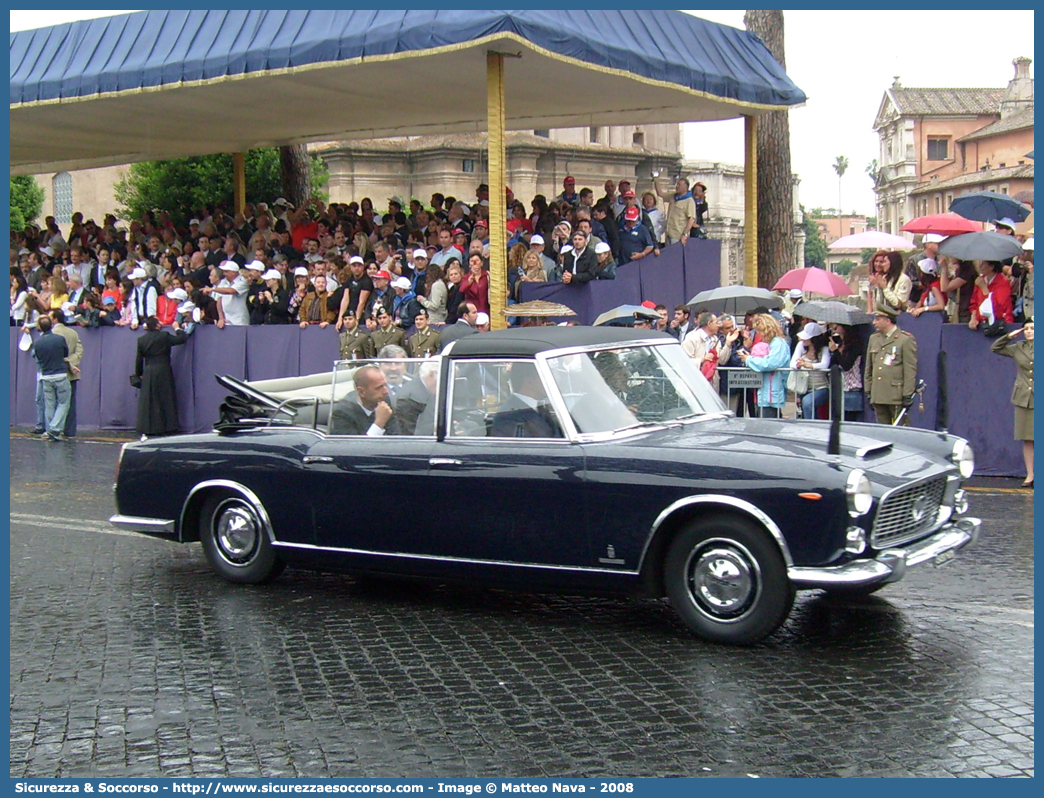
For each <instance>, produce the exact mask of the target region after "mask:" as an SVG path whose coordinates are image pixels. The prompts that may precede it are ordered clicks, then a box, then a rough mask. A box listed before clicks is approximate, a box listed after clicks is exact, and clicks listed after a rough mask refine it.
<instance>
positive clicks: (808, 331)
mask: <svg viewBox="0 0 1044 798" xmlns="http://www.w3.org/2000/svg"><path fill="white" fill-rule="evenodd" d="M822 334H823V328H822V327H821V326H820V325H819V324H817V323H816V322H814V321H810V322H809V323H808V324H806V325H805V326H804V328H803V329H802V330H801V332H799V333H798V336H797V337H798V338H800V339H801V340H802V341H807V340H808V339H809V338H815V337H816V336H817V335H822Z"/></svg>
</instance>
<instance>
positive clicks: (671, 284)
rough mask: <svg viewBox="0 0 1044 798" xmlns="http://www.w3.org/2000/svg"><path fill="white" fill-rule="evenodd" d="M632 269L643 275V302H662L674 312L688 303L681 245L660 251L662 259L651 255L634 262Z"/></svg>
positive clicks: (683, 255)
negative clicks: (675, 308) (678, 306)
mask: <svg viewBox="0 0 1044 798" xmlns="http://www.w3.org/2000/svg"><path fill="white" fill-rule="evenodd" d="M630 268H632V269H633V268H637V269H638V273H639V274H640V275H641V286H642V291H641V297H642V301H643V302H644V301H646V300H649V301H651V302H655V303H656V304H657V305H659V304H660V303H661V302H662V303H663V304H664V305H666V306H667V308H668V309H669V310H674V306H675V305H678V304H681V303H682V302H687V301H688V299H689V296H688V295H686V293H685V253H684V252H683V251H682V245H681V244H672V245H671V246H669V247H664V248H663V249H662V250H660V257H656V256H655V255H649V256H648V257H646V258H642V259H641V260H640V261H638V262H637V263H633V262H632V263H631V265H630ZM617 273H618V274H619V272H617ZM606 310H608V308H606Z"/></svg>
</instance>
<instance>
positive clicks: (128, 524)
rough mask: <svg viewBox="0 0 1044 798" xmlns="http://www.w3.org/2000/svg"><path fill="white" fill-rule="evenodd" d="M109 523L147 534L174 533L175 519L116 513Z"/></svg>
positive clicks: (129, 530)
mask: <svg viewBox="0 0 1044 798" xmlns="http://www.w3.org/2000/svg"><path fill="white" fill-rule="evenodd" d="M109 523H110V524H112V525H113V526H115V527H119V528H120V529H126V530H127V531H128V532H141V533H143V534H145V535H173V534H174V521H173V520H170V521H167V520H165V519H163V518H140V517H138V516H133V515H114V516H113V517H112V518H110V519H109Z"/></svg>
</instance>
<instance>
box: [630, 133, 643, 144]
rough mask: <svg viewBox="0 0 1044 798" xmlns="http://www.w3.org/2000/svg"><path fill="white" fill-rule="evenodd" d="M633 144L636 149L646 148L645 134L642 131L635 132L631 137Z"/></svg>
mask: <svg viewBox="0 0 1044 798" xmlns="http://www.w3.org/2000/svg"><path fill="white" fill-rule="evenodd" d="M631 144H633V145H634V146H635V147H644V146H645V133H644V132H642V131H641V130H636V131H634V135H632V136H631Z"/></svg>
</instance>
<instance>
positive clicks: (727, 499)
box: [638, 494, 794, 595]
mask: <svg viewBox="0 0 1044 798" xmlns="http://www.w3.org/2000/svg"><path fill="white" fill-rule="evenodd" d="M715 508H718V509H721V510H724V511H726V512H729V513H731V514H734V515H737V516H741V517H746V518H748V519H750V520H751V521H753V522H754V523H756V524H757V525H758V526H759V527H761V528H762V529H764V530H765V531H766V532H767V533H768V534H769V536H770V537H771V538H772V540H773V541H774V542H775V543H776V545H777V546H778V547H779V551H780V554H781V555H782V557H783V562H784V563H785V564H786V566H787V568H790V567H792V566H793V565H794V561H793V559H792V558H791V556H790V549H789V547H788V546H787V541H786V539H785V538H784V537H783V532H782V531H781V530H780V528H779V526H778V525H777V524H776V522H775V521H773V520H772V518H771V517H769V516H768V515H767V514H766V513H765V512H764V511H763V510H761V509H760V508H758V507H757V506H756V505H754V504H751V503H750V502H748V501H745V500H744V499H738V498H736V497H735V496H727V495H724V494H701V495H699V496H685V497H683V498H681V499H678V500H677V501H675V502H672V503H671V504H670V505H668V506H667V507H665V508H664V509H663V510H662V511H661V512H660V514H659V515H658V516H657V517H656V520H655V521H654V522H653V525H652V528H651V529H650V530H649V537H648V538H647V539H646V541H645V546H644V547H643V549H642V556H641V560H640V561H639V564H638V571H639V573H640V574H641V583H642V587H643V592H645V593H647V594H649V595H663V593H662V588H663V585H662V582H663V579H662V570H663V555H664V553H665V551H666V548H667V545H668V544H669V543H670V539H671V537H672V536H673V534H674V531H675V530H676V529H677V528H678V526H680V524H681V523H682V522H684V521H685V520H688V519H689V518H692V517H693V516H695V515H697V514H699V513H706V512H707V511H712V510H714V509H715Z"/></svg>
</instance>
